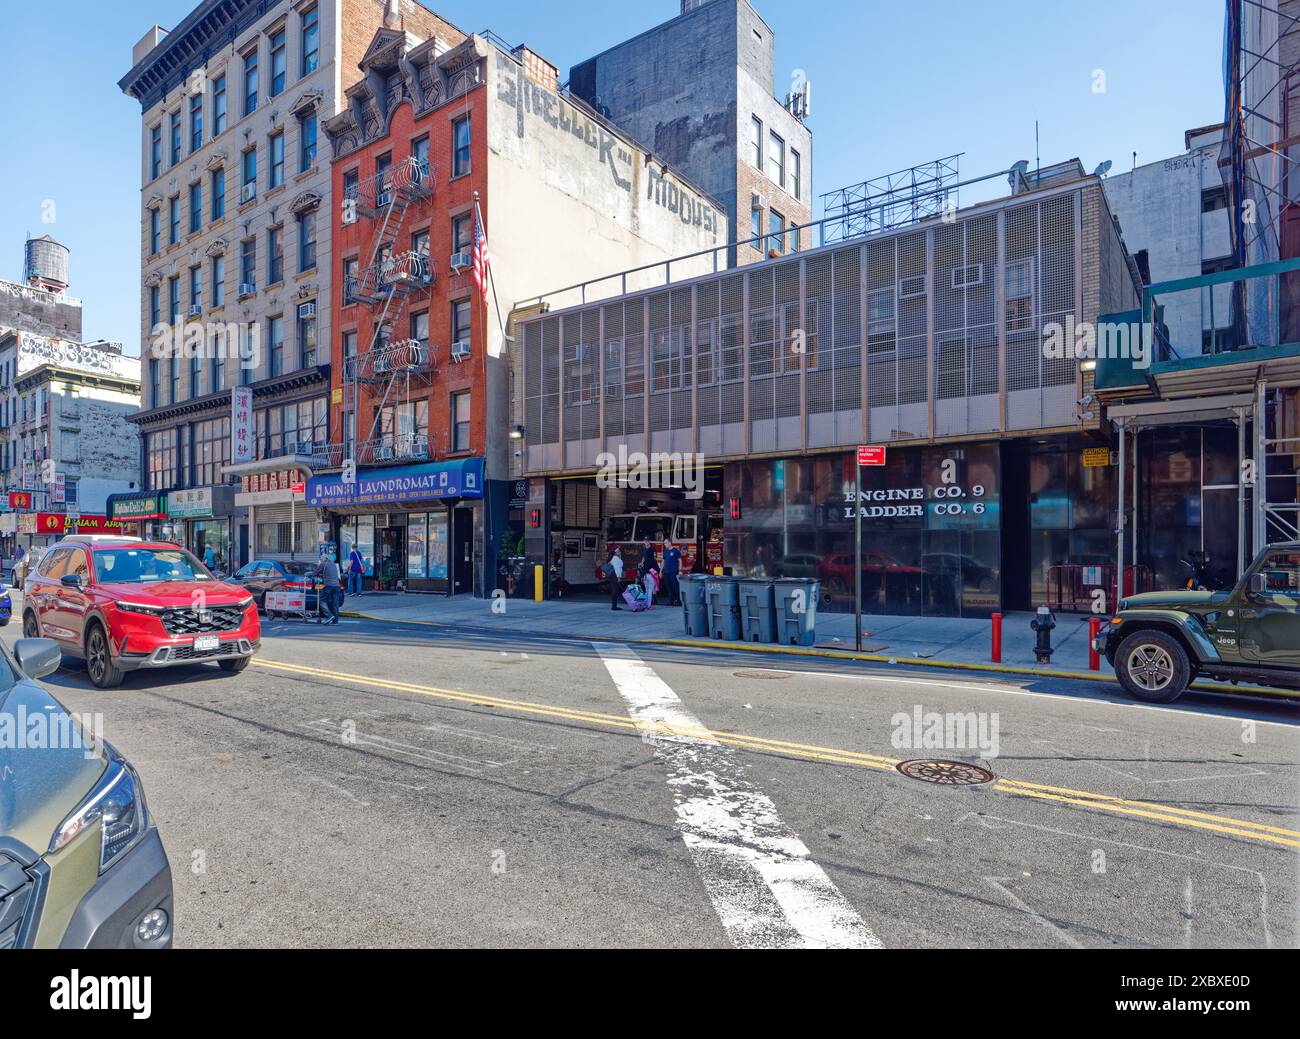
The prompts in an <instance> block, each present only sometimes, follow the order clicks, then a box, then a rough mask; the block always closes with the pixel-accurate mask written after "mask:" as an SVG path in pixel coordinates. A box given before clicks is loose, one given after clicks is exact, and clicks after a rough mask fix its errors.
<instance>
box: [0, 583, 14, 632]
mask: <svg viewBox="0 0 1300 1039" xmlns="http://www.w3.org/2000/svg"><path fill="white" fill-rule="evenodd" d="M13 615H14V603H13V600H12V599H11V598H9V589H8V588H0V628H3V627H5V626H6V625H7V624H8V623H9V620H10V618H11V617H13Z"/></svg>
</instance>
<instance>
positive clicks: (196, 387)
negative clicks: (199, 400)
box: [190, 353, 203, 400]
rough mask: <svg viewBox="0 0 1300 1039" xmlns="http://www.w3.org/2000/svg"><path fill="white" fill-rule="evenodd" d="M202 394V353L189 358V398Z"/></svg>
mask: <svg viewBox="0 0 1300 1039" xmlns="http://www.w3.org/2000/svg"><path fill="white" fill-rule="evenodd" d="M201 396H203V355H202V353H196V354H195V355H194V356H193V357H191V358H190V399H191V400H192V399H193V398H195V397H201Z"/></svg>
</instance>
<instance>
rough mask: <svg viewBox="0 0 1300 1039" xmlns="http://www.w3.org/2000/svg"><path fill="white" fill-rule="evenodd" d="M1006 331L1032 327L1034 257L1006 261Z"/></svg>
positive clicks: (1029, 329) (1025, 330)
mask: <svg viewBox="0 0 1300 1039" xmlns="http://www.w3.org/2000/svg"><path fill="white" fill-rule="evenodd" d="M1006 292H1007V331H1008V332H1030V331H1032V330H1033V328H1034V258H1033V257H1032V256H1026V257H1025V258H1023V259H1020V260H1008V261H1007V288H1006Z"/></svg>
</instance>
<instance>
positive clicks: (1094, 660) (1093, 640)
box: [1088, 617, 1101, 671]
mask: <svg viewBox="0 0 1300 1039" xmlns="http://www.w3.org/2000/svg"><path fill="white" fill-rule="evenodd" d="M1100 635H1101V618H1100V617H1089V618H1088V669H1089V670H1091V671H1100V670H1101V654H1100V653H1098V652H1097V639H1098V637H1099V636H1100Z"/></svg>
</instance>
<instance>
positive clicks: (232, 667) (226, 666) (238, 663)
mask: <svg viewBox="0 0 1300 1039" xmlns="http://www.w3.org/2000/svg"><path fill="white" fill-rule="evenodd" d="M252 659H253V658H252V657H240V658H238V659H237V660H218V661H217V663H218V664H219V665H220V666H221V670H222V671H243V670H244V668H246V667H248V662H249V661H250V660H252Z"/></svg>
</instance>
